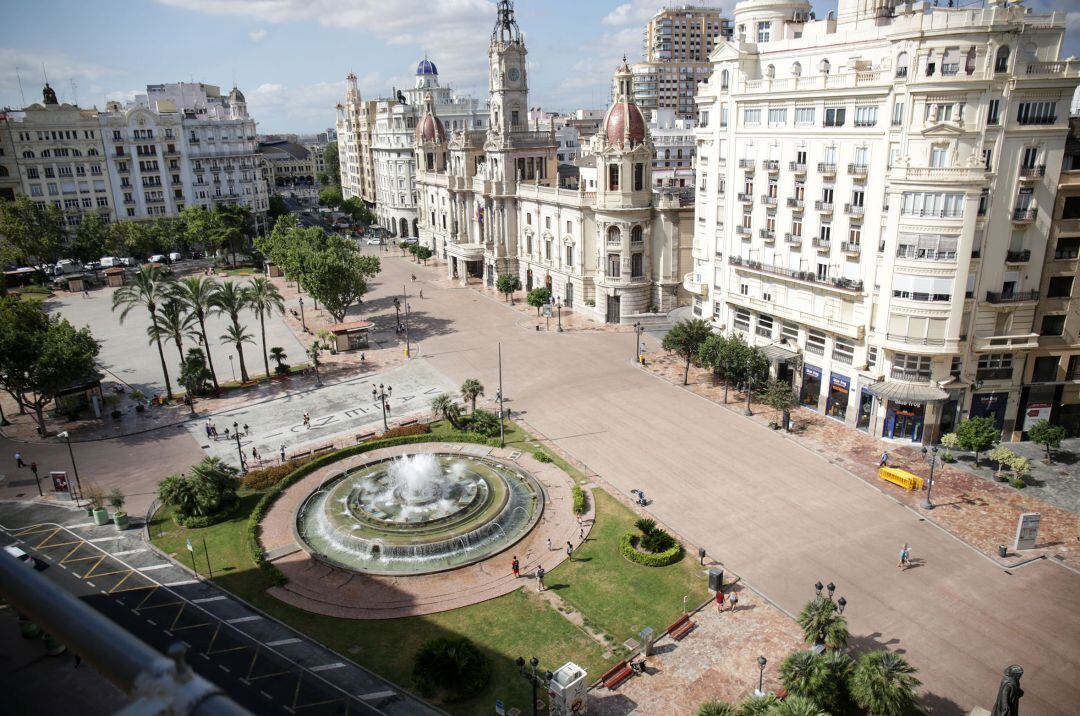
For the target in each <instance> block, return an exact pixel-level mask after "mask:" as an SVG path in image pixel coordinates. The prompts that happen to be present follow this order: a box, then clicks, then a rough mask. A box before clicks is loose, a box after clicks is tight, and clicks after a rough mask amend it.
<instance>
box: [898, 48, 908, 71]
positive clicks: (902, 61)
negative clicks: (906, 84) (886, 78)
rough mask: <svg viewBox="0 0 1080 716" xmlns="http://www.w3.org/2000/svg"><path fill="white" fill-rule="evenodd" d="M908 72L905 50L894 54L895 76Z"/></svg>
mask: <svg viewBox="0 0 1080 716" xmlns="http://www.w3.org/2000/svg"><path fill="white" fill-rule="evenodd" d="M907 73H908V55H907V53H906V52H901V53H900V54H899V55H897V56H896V76H897V77H907Z"/></svg>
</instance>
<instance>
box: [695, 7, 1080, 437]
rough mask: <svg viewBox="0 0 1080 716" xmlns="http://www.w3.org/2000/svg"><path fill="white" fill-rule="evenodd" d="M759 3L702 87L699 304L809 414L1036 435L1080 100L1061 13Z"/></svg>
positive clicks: (873, 423)
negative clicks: (1026, 388) (1068, 141)
mask: <svg viewBox="0 0 1080 716" xmlns="http://www.w3.org/2000/svg"><path fill="white" fill-rule="evenodd" d="M809 16H810V5H809V4H808V3H807V2H801V1H793V0H745V1H744V2H741V3H739V4H738V5H737V6H736V9H735V20H734V22H735V37H734V38H733V39H732V40H731V41H730V42H724V43H723V44H722V45H720V46H719V47H718V48H717V50H716V51H715V52H714V53H713V55H712V59H713V65H714V67H713V74H712V76H711V77H710V80H709V82H708V83H707V85H705V86H704V87H703V88H702V90H701V92H700V94H699V97H698V104H699V109H700V110H701V115H700V116H701V121H700V125H701V126H700V127H699V129H698V130H697V134H698V177H697V182H698V202H697V221H696V232H695V238H694V251H693V256H694V262H695V267H694V271H693V272H691V273H690V274H688V275H687V276H686V277H685V280H684V286H685V287H686V288H687V289H688V290H690V291H691V292H693V293H694V294H695V299H694V306H695V312H696V313H698V314H699V315H702V316H705V317H708V318H710V319H711V320H713V322H714V325H715V326H716V327H717V328H719V329H721V330H724V331H735V332H738V333H741V334H742V335H744V336H746V337H747V338H748V340H750V341H751V342H752V343H754V344H756V345H759V346H761V347H762V348H763V350H764V351H765V352H766V355H768V356H769V358H770V360H771V361H772V363H773V370H774V372H775V374H776V375H778V376H779V377H781V378H786V379H788V380H791V381H792V382H793V384H794V385H795V387H796V388H797V392H798V394H799V396H800V401H801V402H802V404H803V405H805V406H806V407H808V408H810V409H813V410H817V411H821V412H823V413H825V414H826V415H828V416H830V417H833V418H835V419H838V420H842V421H844V422H846V423H848V424H849V425H851V426H853V427H856V428H858V429H860V430H864V431H867V432H869V433H871V434H874V435H878V436H884V437H886V438H890V439H895V440H906V441H915V442H931V441H935V440H936V439H937V438H938V437H939V436H940V435H941V434H942V433H944V432H949V431H951V430H952V429H953V427H954V426H955V424H956V422H957V421H958V420H960V419H962V418H966V417H971V416H979V415H988V416H991V417H992V418H993V419H994V420H995V422H996V424H997V425H998V426H999V427H1000V428H1002V430H1003V431H1004V433H1005V435H1006V436H1009V437H1016V436H1019V433H1020V431H1021V430H1022V420H1018V409H1019V403H1020V397H1021V396H1020V394H1021V386H1022V382H1023V376H1024V372H1025V369H1026V365H1027V362H1028V360H1029V359H1030V356H1031V354H1032V352H1033V351H1034V350H1036V349H1037V348H1038V347H1039V345H1040V335H1039V331H1040V329H1041V326H1039V325H1037V324H1036V323H1035V317H1036V311H1037V309H1038V307H1039V298H1040V281H1041V278H1042V277H1041V274H1042V272H1041V269H1040V267H1041V266H1042V265H1043V261H1044V259H1045V257H1046V253H1047V248H1048V247H1047V237H1048V235H1049V233H1050V223H1051V221H1052V214H1053V212H1052V208H1053V207H1054V196H1055V193H1056V191H1057V186H1058V181H1059V178H1060V171H1061V164H1062V153H1063V148H1064V143H1065V137H1066V134H1067V132H1068V124H1067V122H1066V121H1065V113H1066V111H1067V108H1068V105H1069V100H1070V98H1071V96H1072V93H1073V91H1074V90H1075V88H1076V86H1077V84H1078V82H1080V79H1078V77H1080V75H1078V65H1077V63H1076V62H1074V61H1061V60H1060V59H1059V52H1060V49H1061V43H1062V38H1063V34H1064V24H1063V23H1064V16H1063V15H1062V14H1061V13H1058V14H1054V15H1047V16H1038V15H1032V14H1028V13H1027V12H1026V9H1025V8H1023V7H1021V6H1018V5H1017V6H1010V7H1006V6H1005V5H1004V4H1003V3H1001V2H996V1H992V2H990V3H989V4H988V6H987V7H985V8H974V9H971V8H965V9H962V10H961V9H953V8H941V7H933V8H931V7H926V6H925V4H917V5H900V4H898V3H894V2H892V0H840V4H839V7H838V10H837V13H836V15H835V17H834V16H831V15H830V16H829V17H828V18H826V19H823V20H812V21H811V20H808V18H809Z"/></svg>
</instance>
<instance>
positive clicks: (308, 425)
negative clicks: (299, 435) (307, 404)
mask: <svg viewBox="0 0 1080 716" xmlns="http://www.w3.org/2000/svg"><path fill="white" fill-rule="evenodd" d="M304 427H305V428H307V429H308V430H311V415H309V414H308V413H307V412H306V411H305V412H304Z"/></svg>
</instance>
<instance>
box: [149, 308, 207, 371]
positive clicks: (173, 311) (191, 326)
mask: <svg viewBox="0 0 1080 716" xmlns="http://www.w3.org/2000/svg"><path fill="white" fill-rule="evenodd" d="M196 323H197V320H196V318H195V314H193V313H185V312H184V304H183V302H181V301H180V299H179V298H177V297H176V296H173V297H172V298H170V299H169V300H168V301H166V302H165V303H163V304H162V305H161V308H160V309H159V311H158V322H157V325H156V326H155V325H151V326H148V327H147V329H146V335H148V336H150V342H151V343H153V342H154V341H156V340H157V339H158V338H163V339H165V340H167V341H172V342H173V344H174V345H175V346H176V350H177V352H178V353H179V354H180V362H181V363H183V362H184V336H187V337H188V338H195V337H197V336H198V335H199V332H198V331H196V330H195V324H196Z"/></svg>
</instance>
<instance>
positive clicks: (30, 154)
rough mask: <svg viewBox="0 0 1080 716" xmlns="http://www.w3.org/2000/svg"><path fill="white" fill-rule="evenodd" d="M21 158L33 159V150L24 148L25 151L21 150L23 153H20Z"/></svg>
mask: <svg viewBox="0 0 1080 716" xmlns="http://www.w3.org/2000/svg"><path fill="white" fill-rule="evenodd" d="M22 158H23V159H33V158H34V153H33V152H31V151H30V150H29V149H28V150H26V151H25V152H23V153H22Z"/></svg>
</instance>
